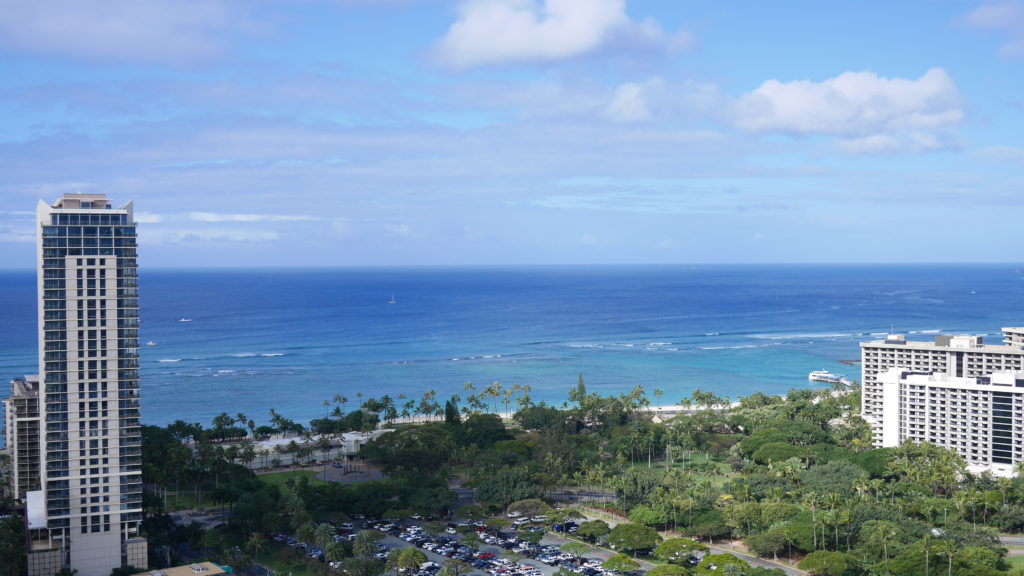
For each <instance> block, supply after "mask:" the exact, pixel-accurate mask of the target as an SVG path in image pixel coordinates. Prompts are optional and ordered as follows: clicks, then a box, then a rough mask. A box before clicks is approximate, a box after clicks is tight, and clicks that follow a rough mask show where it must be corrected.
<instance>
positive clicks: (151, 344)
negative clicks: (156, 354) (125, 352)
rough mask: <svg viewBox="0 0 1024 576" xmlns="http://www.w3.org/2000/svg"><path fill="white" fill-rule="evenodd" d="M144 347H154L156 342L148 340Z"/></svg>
mask: <svg viewBox="0 0 1024 576" xmlns="http://www.w3.org/2000/svg"><path fill="white" fill-rule="evenodd" d="M146 346H156V342H153V341H152V340H150V341H149V342H146Z"/></svg>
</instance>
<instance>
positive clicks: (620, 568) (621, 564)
mask: <svg viewBox="0 0 1024 576" xmlns="http://www.w3.org/2000/svg"><path fill="white" fill-rule="evenodd" d="M601 567H602V568H604V569H605V570H615V571H616V572H635V571H637V570H639V569H640V563H639V562H637V561H636V560H634V559H633V558H630V557H629V556H628V555H627V554H616V555H615V556H612V557H611V558H609V559H607V560H605V561H604V562H603V563H602V564H601Z"/></svg>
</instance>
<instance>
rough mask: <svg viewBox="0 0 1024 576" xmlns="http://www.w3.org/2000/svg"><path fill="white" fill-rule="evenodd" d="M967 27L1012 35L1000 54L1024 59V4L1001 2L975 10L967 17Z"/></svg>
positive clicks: (1000, 50)
mask: <svg viewBox="0 0 1024 576" xmlns="http://www.w3.org/2000/svg"><path fill="white" fill-rule="evenodd" d="M967 25H968V26H971V27H974V28H981V29H983V30H997V31H1000V32H1003V33H1005V34H1008V35H1010V38H1011V39H1010V40H1009V41H1008V42H1007V43H1006V44H1003V46H1002V47H1001V48H1000V49H999V53H1000V54H1002V55H1003V56H1010V57H1017V58H1021V57H1024V2H1020V1H1017V2H1000V3H996V4H986V5H984V6H979V7H978V8H975V9H974V11H972V12H971V13H970V14H968V15H967Z"/></svg>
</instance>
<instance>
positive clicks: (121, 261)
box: [26, 194, 147, 576]
mask: <svg viewBox="0 0 1024 576" xmlns="http://www.w3.org/2000/svg"><path fill="white" fill-rule="evenodd" d="M36 217H37V247H38V273H39V277H38V291H39V396H40V400H39V415H38V418H39V420H40V428H41V429H40V431H39V432H40V434H39V436H40V458H39V460H40V467H41V470H40V475H39V482H40V490H39V491H33V492H28V493H27V495H26V501H27V505H28V516H29V530H30V535H31V546H32V548H31V552H30V554H29V571H30V576H34V575H37V574H38V575H45V576H52V575H53V574H54V573H55V572H56V571H57V570H59V569H60V568H64V567H66V568H71V569H74V570H77V571H78V576H107V575H108V574H110V571H111V569H113V568H116V567H119V566H125V565H132V566H136V567H138V568H141V569H144V568H146V567H147V561H146V541H145V540H143V539H141V538H139V536H138V535H139V524H140V522H141V520H142V439H141V430H140V428H139V301H138V293H137V283H136V276H137V268H138V266H137V263H136V235H135V221H134V219H133V217H132V204H131V203H128V204H125V205H124V206H121V207H120V208H112V207H111V204H110V203H109V202H108V200H107V198H106V196H104V195H102V194H65V195H64V197H63V198H61V199H59V200H57V201H56V202H55V203H54V204H53V205H49V204H46V203H45V202H42V201H40V203H39V206H38V208H37V210H36Z"/></svg>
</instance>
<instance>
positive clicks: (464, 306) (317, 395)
mask: <svg viewBox="0 0 1024 576" xmlns="http://www.w3.org/2000/svg"><path fill="white" fill-rule="evenodd" d="M140 293H141V306H142V310H141V317H142V334H141V340H142V342H146V341H153V342H155V343H156V345H155V346H142V349H141V353H142V378H143V380H142V401H143V411H142V419H143V421H144V422H146V423H151V424H165V423H168V422H171V421H174V420H176V419H179V418H180V419H184V420H188V421H199V422H202V423H204V424H206V423H209V421H210V419H211V418H212V417H213V416H214V415H216V414H218V413H220V412H222V411H226V412H229V413H232V414H234V413H236V412H240V411H241V412H245V413H246V414H248V415H249V416H250V417H254V418H256V419H257V421H258V422H260V423H263V422H266V421H267V419H268V418H267V413H268V410H269V409H270V408H272V407H273V408H275V409H277V410H278V411H279V412H281V413H282V414H284V415H286V416H288V417H291V418H294V419H298V420H301V421H305V420H308V419H309V418H312V417H318V416H322V415H323V414H324V407H323V405H322V403H323V401H324V400H329V399H331V398H332V397H333V396H334V395H335V394H343V395H346V396H348V397H349V398H350V399H352V401H351V402H350V403H349V404H348V406H347V408H348V409H349V410H351V409H353V408H354V405H355V400H354V399H355V397H356V394H357V393H362V394H363V395H364V396H380V395H383V394H389V395H391V396H392V397H397V396H398V395H399V394H405V395H406V396H409V397H417V398H418V397H419V396H421V395H422V393H423V392H424V391H426V390H429V389H433V390H436V391H437V392H438V398H439V399H441V400H442V402H443V399H444V398H447V397H448V396H450V395H451V394H453V393H458V394H463V395H464V394H465V392H464V391H463V385H464V384H465V383H466V382H467V381H472V382H473V383H474V384H476V386H477V388H478V389H479V388H482V387H483V386H486V385H488V384H490V383H492V382H494V381H500V382H501V383H502V384H503V385H504V386H506V387H510V386H512V385H513V384H514V383H519V384H528V385H529V386H530V387H531V388H532V392H531V393H530V395H531V397H532V398H533V399H534V400H538V401H539V400H546V401H548V402H555V403H558V404H560V403H561V402H563V401H564V400H565V398H566V394H567V391H568V389H569V388H570V387H571V386H573V385H575V383H576V379H577V376H578V375H579V374H580V373H582V374H583V376H584V379H585V382H586V384H587V387H588V389H589V390H591V391H598V392H601V393H606V394H607V393H619V392H628V391H629V390H630V389H631V388H633V387H634V386H637V385H640V386H643V387H644V388H646V389H647V391H648V393H649V394H651V395H652V397H651V399H652V401H654V400H655V398H654V397H653V391H654V389H655V388H657V389H660V390H662V391H663V392H664V395H663V396H662V397H661V399H660V400H658V403H662V404H669V403H675V402H676V401H678V400H679V399H680V398H682V397H683V396H686V395H688V394H689V393H690V392H691V391H692V390H693V389H694V388H701V389H704V390H713V391H715V392H716V393H718V394H720V395H725V396H730V397H732V398H736V397H738V396H740V395H745V394H749V393H752V392H755V391H758V390H760V391H764V392H767V393H785V392H786V391H787V390H789V389H790V388H801V387H807V386H808V385H809V384H808V382H807V373H808V372H809V371H811V370H819V369H828V370H831V371H832V372H836V373H840V374H845V375H846V376H849V377H851V378H858V377H859V368H858V367H856V366H854V367H850V366H844V365H842V364H839V363H837V361H838V360H842V359H856V358H859V349H858V346H857V343H858V342H860V341H862V340H868V339H874V338H877V337H878V336H881V335H883V334H885V333H887V332H889V331H890V330H895V331H896V332H899V333H909V334H910V337H911V338H914V337H917V338H921V339H927V338H930V337H931V334H932V333H934V332H937V331H943V332H951V333H984V334H989V335H990V336H988V337H987V341H989V342H995V341H998V340H999V337H998V333H999V329H1000V328H1001V327H1002V326H1011V325H1020V324H1024V279H1022V275H1021V272H1020V271H1019V270H1016V269H1015V267H1014V265H942V266H930V265H927V266H926V265H915V266H877V265H872V266H868V265H863V266H859V265H858V266H852V265H843V266H839V265H835V266H811V265H807V266H777V265H771V266H769V265H757V266H754V265H747V266H697V267H688V266H657V267H654V266H651V267H595V268H591V267H562V268H558V267H542V268H512V267H507V268H506V267H501V268H498V267H496V268H401V269H396V268H379V269H321V270H312V269H310V270H231V271H200V270H187V271H170V270H143V271H142V272H141V275H140ZM392 295H394V298H395V301H396V303H394V304H391V303H389V301H390V300H391V299H392ZM0 297H2V298H3V302H4V304H5V306H4V310H5V313H4V323H3V330H0V376H2V377H3V378H4V379H5V380H9V379H10V378H11V377H15V376H19V375H22V374H28V373H35V372H37V368H36V320H35V277H34V274H33V273H32V272H31V271H28V272H0ZM181 318H189V319H191V322H181V321H180V319H181ZM3 388H4V389H3V392H0V397H2V396H5V395H6V394H7V390H6V388H7V387H6V386H4V387H3Z"/></svg>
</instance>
